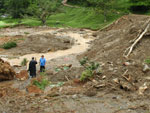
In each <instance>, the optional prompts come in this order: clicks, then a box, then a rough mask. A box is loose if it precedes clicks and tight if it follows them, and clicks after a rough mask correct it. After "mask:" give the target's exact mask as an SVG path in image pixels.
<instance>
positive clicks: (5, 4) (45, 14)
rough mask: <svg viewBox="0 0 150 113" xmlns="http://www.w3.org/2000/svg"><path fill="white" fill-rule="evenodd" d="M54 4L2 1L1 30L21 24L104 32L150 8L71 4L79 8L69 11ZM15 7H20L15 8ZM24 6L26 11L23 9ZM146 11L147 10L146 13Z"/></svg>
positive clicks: (130, 1)
mask: <svg viewBox="0 0 150 113" xmlns="http://www.w3.org/2000/svg"><path fill="white" fill-rule="evenodd" d="M52 1H54V0H44V2H43V3H45V4H46V5H41V6H39V5H37V4H42V3H40V2H39V3H36V0H27V1H26V2H21V1H17V0H9V1H4V0H0V6H1V7H2V8H1V10H0V14H1V15H2V16H1V19H0V28H2V27H8V26H15V25H19V24H21V25H28V26H40V25H43V24H46V25H48V26H50V27H73V28H89V29H101V28H103V27H104V26H106V25H108V24H110V23H112V22H113V21H115V20H116V19H117V18H119V17H120V16H122V15H126V14H129V13H131V12H135V10H136V8H137V9H139V8H141V9H140V11H141V12H140V11H139V10H138V12H140V13H147V12H148V11H149V8H148V6H149V5H148V4H150V3H148V2H147V1H146V0H145V2H140V3H137V2H136V3H134V2H135V1H136V0H119V1H118V0H106V1H104V0H78V1H76V0H68V2H67V3H68V4H70V5H72V6H77V7H66V6H63V5H62V4H61V2H62V1H61V0H56V1H55V2H54V3H52ZM49 2H51V3H49ZM14 3H16V4H18V5H13V4H14ZM144 3H145V4H146V6H145V4H144ZM24 5H26V7H24V8H22V7H23V6H24ZM27 6H28V7H27ZM16 7H17V9H16ZM50 7H51V8H50ZM145 7H146V10H143V9H142V8H144V9H145ZM8 8H9V9H8ZM41 9H44V10H41ZM40 11H41V13H39V12H40ZM37 12H38V13H37ZM2 17H5V18H2ZM43 21H44V22H43Z"/></svg>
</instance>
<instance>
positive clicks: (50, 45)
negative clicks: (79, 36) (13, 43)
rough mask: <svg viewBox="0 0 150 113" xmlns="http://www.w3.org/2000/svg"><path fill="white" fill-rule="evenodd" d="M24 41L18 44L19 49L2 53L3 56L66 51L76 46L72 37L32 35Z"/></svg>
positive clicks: (48, 34)
mask: <svg viewBox="0 0 150 113" xmlns="http://www.w3.org/2000/svg"><path fill="white" fill-rule="evenodd" d="M23 39H24V40H22V41H21V42H19V43H18V46H17V47H15V48H12V49H9V50H7V51H2V52H1V54H11V55H26V54H33V53H46V52H53V51H57V50H66V49H69V48H71V46H72V45H73V44H74V42H73V40H71V38H70V37H61V36H60V37H59V36H55V35H52V34H50V33H47V34H40V35H39V34H37V35H31V36H28V37H27V38H23Z"/></svg>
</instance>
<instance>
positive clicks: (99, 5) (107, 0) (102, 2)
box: [87, 0, 114, 22]
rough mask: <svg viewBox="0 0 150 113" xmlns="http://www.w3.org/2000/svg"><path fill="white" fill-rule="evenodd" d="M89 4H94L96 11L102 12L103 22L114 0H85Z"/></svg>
mask: <svg viewBox="0 0 150 113" xmlns="http://www.w3.org/2000/svg"><path fill="white" fill-rule="evenodd" d="M87 1H88V2H89V3H90V4H91V5H93V6H95V8H94V9H95V10H96V12H98V13H103V15H104V22H106V21H107V14H108V13H109V11H111V9H112V6H113V3H114V0H87Z"/></svg>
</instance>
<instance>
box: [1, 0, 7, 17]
mask: <svg viewBox="0 0 150 113" xmlns="http://www.w3.org/2000/svg"><path fill="white" fill-rule="evenodd" d="M5 1H6V0H0V13H2V14H3V13H5V11H6V9H5Z"/></svg>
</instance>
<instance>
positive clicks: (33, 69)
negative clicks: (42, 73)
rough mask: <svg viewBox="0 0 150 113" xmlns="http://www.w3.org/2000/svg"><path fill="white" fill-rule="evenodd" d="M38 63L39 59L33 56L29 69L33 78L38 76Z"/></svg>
mask: <svg viewBox="0 0 150 113" xmlns="http://www.w3.org/2000/svg"><path fill="white" fill-rule="evenodd" d="M36 64H37V61H36V60H34V57H32V60H31V61H30V63H29V71H30V76H31V77H32V78H33V77H36Z"/></svg>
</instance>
